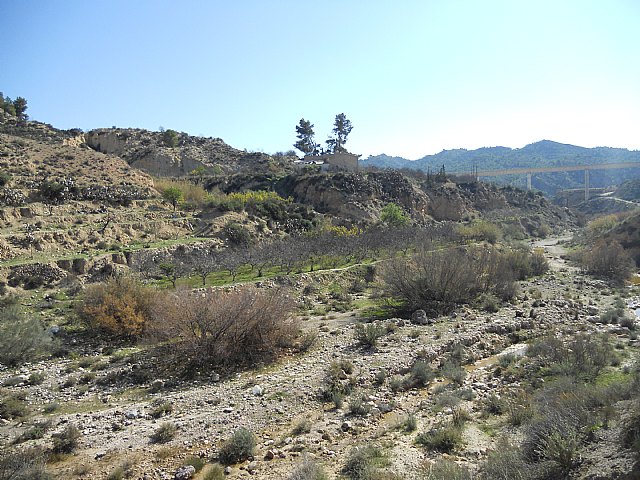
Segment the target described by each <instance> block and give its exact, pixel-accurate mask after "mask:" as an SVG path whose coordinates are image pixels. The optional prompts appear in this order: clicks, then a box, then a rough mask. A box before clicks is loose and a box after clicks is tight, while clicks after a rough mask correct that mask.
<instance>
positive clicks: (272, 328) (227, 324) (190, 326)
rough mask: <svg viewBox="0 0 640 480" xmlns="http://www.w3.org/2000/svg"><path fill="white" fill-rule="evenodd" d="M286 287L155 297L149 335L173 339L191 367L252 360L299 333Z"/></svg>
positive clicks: (176, 351) (265, 355)
mask: <svg viewBox="0 0 640 480" xmlns="http://www.w3.org/2000/svg"><path fill="white" fill-rule="evenodd" d="M292 307H293V305H292V301H291V299H290V298H289V297H288V295H287V294H286V292H285V291H282V290H278V289H273V290H260V289H257V288H253V287H242V288H237V289H233V290H230V291H209V292H207V293H205V294H203V293H201V292H190V291H186V290H185V291H177V292H169V293H167V294H166V295H164V296H162V297H158V300H157V302H156V306H155V309H154V310H155V315H154V317H153V322H152V324H150V334H151V335H153V336H154V337H155V338H157V339H160V340H163V339H166V340H172V342H173V343H172V344H171V351H172V352H173V354H174V355H176V356H178V357H180V358H181V361H182V362H185V361H186V363H187V364H188V365H191V366H202V365H209V366H210V365H221V364H226V365H239V364H250V363H254V362H256V361H258V360H262V359H266V358H269V357H271V356H273V355H275V354H276V353H277V352H279V351H280V350H281V349H282V348H283V347H286V346H289V345H291V344H292V343H293V340H294V339H295V338H296V336H297V335H298V333H299V329H298V325H297V321H296V320H295V319H294V318H293V317H292V316H291V311H292Z"/></svg>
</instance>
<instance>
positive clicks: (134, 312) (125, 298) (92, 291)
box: [77, 276, 157, 337]
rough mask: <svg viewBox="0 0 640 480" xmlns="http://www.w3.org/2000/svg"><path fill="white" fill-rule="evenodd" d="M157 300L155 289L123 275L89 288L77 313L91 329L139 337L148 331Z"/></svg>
mask: <svg viewBox="0 0 640 480" xmlns="http://www.w3.org/2000/svg"><path fill="white" fill-rule="evenodd" d="M156 297H157V295H156V292H155V291H154V290H153V289H151V288H149V287H145V286H144V285H142V284H141V283H139V282H138V281H136V280H134V279H133V278H131V277H124V276H120V277H115V278H111V279H109V280H107V281H106V282H105V283H101V284H96V285H90V286H89V287H88V288H87V289H86V291H85V293H84V295H83V296H82V299H81V301H80V303H79V304H78V308H77V310H78V313H79V314H80V317H81V318H82V319H83V320H84V321H86V322H87V324H88V325H89V326H90V327H92V328H95V329H101V330H105V331H107V332H109V333H111V334H114V335H118V336H127V337H138V336H140V335H142V334H143V333H144V332H145V330H146V327H147V323H148V322H149V320H150V318H151V316H152V311H153V304H154V300H155V299H156Z"/></svg>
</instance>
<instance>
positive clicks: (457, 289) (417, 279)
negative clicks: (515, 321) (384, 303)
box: [382, 246, 517, 316]
mask: <svg viewBox="0 0 640 480" xmlns="http://www.w3.org/2000/svg"><path fill="white" fill-rule="evenodd" d="M430 248H431V247H430V246H426V247H425V248H424V249H423V250H422V251H420V252H418V253H417V254H415V255H414V256H413V257H411V258H410V259H409V260H405V259H402V258H398V259H394V260H392V261H390V262H388V263H387V264H386V265H385V268H384V269H383V272H382V279H383V281H384V284H385V289H386V293H387V294H388V295H390V296H392V297H395V298H396V299H398V300H400V302H401V303H402V309H404V310H406V311H411V312H413V311H415V310H418V309H422V310H425V312H427V314H429V315H432V316H433V315H442V314H447V313H450V312H451V311H452V310H453V309H454V308H455V306H456V305H459V304H462V303H469V302H470V301H472V300H473V299H474V298H475V297H476V296H477V295H478V294H480V293H481V292H485V293H490V294H493V295H495V296H497V297H499V298H501V299H503V300H507V299H509V298H512V297H513V296H514V295H515V294H516V292H517V284H516V283H515V281H514V279H515V278H517V277H516V274H517V272H516V271H515V269H514V265H513V264H512V263H513V262H512V260H513V258H512V255H511V253H510V252H508V251H507V252H500V251H499V250H498V249H497V248H496V247H486V248H480V247H475V248H466V249H465V248H455V249H451V248H449V249H446V250H437V251H434V250H432V249H430Z"/></svg>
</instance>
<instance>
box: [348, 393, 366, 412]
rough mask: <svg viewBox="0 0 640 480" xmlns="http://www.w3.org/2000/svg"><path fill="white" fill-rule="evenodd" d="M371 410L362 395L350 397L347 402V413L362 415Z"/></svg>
mask: <svg viewBox="0 0 640 480" xmlns="http://www.w3.org/2000/svg"><path fill="white" fill-rule="evenodd" d="M370 411H371V405H369V404H368V403H367V399H366V397H364V396H359V397H356V398H353V399H351V401H350V402H349V413H350V414H351V415H356V416H359V417H364V416H365V415H367V414H368V413H369V412H370Z"/></svg>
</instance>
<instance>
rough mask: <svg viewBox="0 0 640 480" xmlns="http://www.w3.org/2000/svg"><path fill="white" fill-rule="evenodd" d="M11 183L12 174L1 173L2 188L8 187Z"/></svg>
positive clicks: (0, 183) (0, 182)
mask: <svg viewBox="0 0 640 480" xmlns="http://www.w3.org/2000/svg"><path fill="white" fill-rule="evenodd" d="M10 182H11V174H10V173H9V172H6V171H4V170H3V171H1V172H0V187H6V186H7V185H9V183H10Z"/></svg>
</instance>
